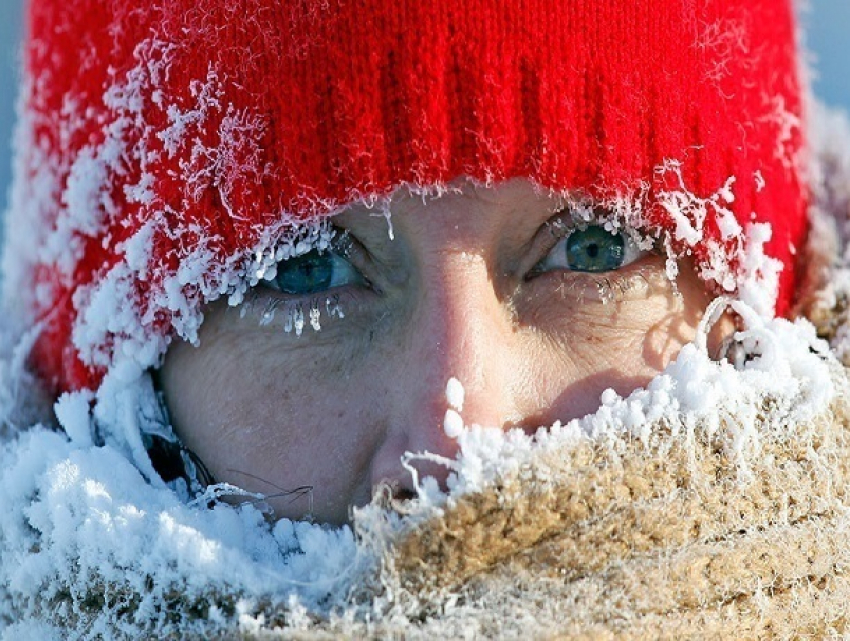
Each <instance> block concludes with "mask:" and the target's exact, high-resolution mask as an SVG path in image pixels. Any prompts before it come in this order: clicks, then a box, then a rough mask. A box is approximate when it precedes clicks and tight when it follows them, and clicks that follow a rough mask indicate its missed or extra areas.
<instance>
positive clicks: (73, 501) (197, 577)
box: [0, 301, 835, 639]
mask: <svg viewBox="0 0 850 641" xmlns="http://www.w3.org/2000/svg"><path fill="white" fill-rule="evenodd" d="M725 304H726V303H725V302H723V301H720V302H718V303H717V305H715V308H714V309H712V310H710V312H709V315H711V314H712V313H714V312H717V311H718V309H722V306H724V305H725ZM718 306H720V307H718ZM734 306H735V309H736V311H737V312H738V313H739V314H741V316H742V317H743V319H744V321H745V327H744V329H742V330H741V331H740V332H739V333H738V334H737V335H736V340H737V341H738V342H739V343H740V346H741V348H742V350H743V352H742V353H747V354H748V355H749V357H748V358H747V359H746V360H741V362H739V363H738V367H737V368H736V367H735V366H734V365H733V364H730V363H728V362H725V361H724V362H721V363H718V362H715V361H712V360H711V359H710V358H709V356H708V354H707V352H706V349H705V343H704V340H698V341H697V343H696V344H693V345H689V346H687V347H685V348H684V349H683V351H682V353H681V355H680V356H679V358H678V359H677V360H676V361H675V362H674V363H672V364H671V365H670V366H669V367H668V368H667V369H666V370H665V371H664V372H663V373H662V374H660V375H659V376H658V377H656V378H655V379H654V380H653V381H652V382H651V383H650V384H649V385H648V386H647V387H646V389H639V390H637V391H635V392H634V393H633V394H631V395H630V396H628V397H627V398H621V397H619V396H617V395H616V394H614V393H613V392H611V391H608V392H606V393H604V394H603V395H602V398H601V407H600V409H599V410H598V411H597V412H596V413H595V414H592V415H589V416H587V417H585V418H583V419H579V420H574V421H571V422H569V423H567V424H564V425H561V424H555V425H553V426H551V427H550V428H547V429H543V428H541V429H540V430H539V431H538V433H537V434H536V435H535V436H533V437H532V436H529V435H526V434H525V433H524V432H522V431H521V430H511V431H508V432H502V431H501V430H497V429H487V428H486V427H480V426H462V420H461V425H460V426H456V427H457V430H455V434H456V435H457V438H458V441H459V445H460V452H459V454H458V457H457V459H456V460H453V461H448V460H446V461H443V462H444V463H445V464H446V465H448V466H449V467H450V468H451V469H452V474H451V478H450V481H449V489H448V491H447V492H442V491H440V490H439V489H438V488H437V486H436V484H435V483H434V482H433V481H432V480H429V479H427V478H426V479H421V480H420V482H419V485H418V490H419V496H418V498H417V499H415V500H413V501H410V502H408V503H407V504H406V505H405V506H404V509H403V511H402V513H398V512H395V511H392V510H388V509H387V507H386V503H385V501H384V500H382V497H381V496H378V497H376V499H375V500H374V501H373V503H372V504H371V505H369V506H367V507H365V508H362V509H360V510H358V511H356V513H355V518H354V523H353V528H354V530H353V531H352V529H350V528H349V527H343V528H340V529H329V528H326V527H322V526H319V525H313V524H310V523H308V522H292V521H289V520H285V519H284V520H281V521H278V522H277V523H276V524H274V525H270V524H269V523H267V522H266V521H265V518H264V515H263V513H262V511H261V510H260V509H259V507H258V506H257V505H256V504H255V503H256V502H254V501H252V500H248V501H247V502H246V503H245V504H244V505H243V506H241V507H232V506H228V505H224V504H215V505H214V506H213V507H212V508H209V507H208V506H207V505H206V504H205V503H206V499H205V498H204V499H201V500H197V501H194V502H186V501H184V500H181V498H180V497H179V496H178V494H177V493H175V492H174V491H172V490H171V489H169V488H168V487H165V486H164V485H163V484H162V483H161V482H157V481H156V480H155V477H154V476H151V475H150V474H148V473H146V470H145V468H144V466H142V465H139V463H140V461H139V460H138V459H136V460H135V462H134V459H133V456H132V454H133V453H132V452H130V456H128V452H126V451H121V448H120V447H116V446H113V445H111V444H109V443H107V444H106V445H103V446H99V447H98V446H94V445H93V444H92V441H91V436H90V435H91V433H93V431H94V426H95V425H96V424H97V422H98V417H97V416H94V415H92V413H91V412H90V409H89V400H90V397H89V396H87V395H86V393H79V394H77V395H67V396H65V397H63V399H60V401H59V402H58V404H57V407H56V414H57V415H58V417H59V420H60V421H61V422H62V424H63V425H64V427H65V433H61V432H56V431H53V430H50V429H48V428H45V427H33V428H30V429H27V430H16V431H15V434H14V436H13V438H11V439H9V440H7V441H6V442H5V443H4V444H3V446H2V449H0V470H2V472H0V493H2V504H3V506H4V510H3V513H2V516H0V548H2V550H3V556H2V562H0V586H3V587H2V588H0V622H2V625H3V626H7V627H6V630H5V633H4V634H5V636H4V637H3V638H8V639H12V638H25V637H30V636H32V635H37V636H38V635H42V636H44V637H45V638H49V637H51V636H58V635H60V634H61V635H62V636H65V637H66V638H95V637H97V636H98V635H103V637H104V638H116V637H120V636H128V637H139V636H149V635H158V636H162V635H168V634H177V633H178V632H179V633H180V634H183V635H188V634H197V635H200V636H203V635H205V634H214V633H220V632H221V631H222V630H225V631H230V633H232V634H235V633H237V632H239V631H241V632H242V633H246V634H247V633H250V632H252V631H254V632H256V631H258V630H260V629H270V628H273V627H275V626H287V627H289V628H299V627H300V628H310V627H311V626H313V625H319V624H320V622H321V621H328V620H335V621H345V620H350V621H352V622H355V621H356V622H359V624H363V623H364V622H365V621H369V620H371V621H373V622H376V623H377V622H380V621H382V620H384V619H383V617H394V616H395V617H397V616H398V611H396V610H394V608H395V607H396V606H397V605H398V604H395V603H394V600H393V599H394V597H393V592H392V590H389V589H388V586H389V585H390V584H389V583H387V581H388V580H389V579H388V575H386V572H387V571H389V570H388V568H390V566H387V565H386V563H387V560H388V558H389V557H388V556H387V555H388V552H389V550H391V548H392V546H393V545H394V543H395V542H396V541H398V540H400V539H402V538H403V537H404V535H405V533H407V532H410V531H411V530H414V529H415V528H416V526H417V524H419V523H423V522H425V521H427V520H428V519H432V518H434V517H435V516H439V515H440V514H441V513H443V512H444V511H445V510H450V509H451V508H452V506H453V505H454V504H455V503H456V502H457V501H459V500H461V499H462V498H463V497H465V496H468V495H470V494H472V493H476V492H482V491H486V490H487V489H488V488H494V487H497V486H498V485H499V484H500V483H501V482H502V480H503V479H505V478H507V477H510V476H511V475H514V474H522V471H523V470H525V469H532V468H533V467H534V466H535V465H536V461H539V460H545V459H546V457H547V456H552V455H553V454H555V455H557V453H558V452H567V451H570V450H571V449H573V448H575V447H578V446H579V445H580V444H581V443H583V442H598V443H603V444H604V443H610V444H613V443H615V442H621V441H623V440H627V441H634V440H635V439H637V440H639V441H641V442H644V443H646V444H647V446H648V445H649V444H650V443H652V442H653V441H657V439H659V438H670V435H671V434H672V438H674V439H682V440H683V441H684V442H686V443H687V442H689V439H690V440H692V439H694V438H695V435H696V437H699V436H701V435H702V436H706V437H707V438H709V439H711V440H713V441H714V442H717V443H718V444H719V447H722V448H723V449H724V451H725V452H726V454H727V455H728V457H729V458H731V459H733V460H734V461H735V465H737V466H738V469H739V476H740V483H741V484H742V486H744V485H746V484H747V483H748V482H749V477H748V468H749V466H750V464H751V463H752V462H754V461H757V460H759V456H760V444H761V441H762V439H765V438H768V439H770V438H774V437H776V438H780V439H781V438H784V437H783V436H782V434H767V433H764V432H762V431H760V430H761V429H763V425H764V422H765V412H768V414H769V415H770V417H772V419H774V422H773V423H771V424H775V425H776V426H780V427H777V428H776V429H780V430H790V432H789V435H790V434H792V433H793V430H795V429H796V427H795V426H797V425H800V424H803V423H805V422H806V421H808V420H810V419H812V418H813V417H814V416H815V415H816V414H818V412H820V411H822V410H823V408H825V407H827V406H828V405H829V403H830V402H831V400H832V398H833V396H834V393H835V392H834V386H833V379H832V375H831V374H830V368H831V367H834V361H833V359H832V358H831V357H830V355H829V353H828V350H827V348H826V346H825V345H824V344H823V343H822V342H821V341H819V340H818V339H817V338H816V337H815V335H814V331H813V328H812V327H811V325H809V324H808V323H807V322H805V321H799V322H797V323H791V322H789V321H785V320H779V319H774V320H765V319H763V318H762V317H760V316H759V315H758V314H756V313H754V312H753V311H752V310H751V309H749V308H748V307H746V306H745V305H743V304H742V303H734ZM706 322H710V319H708V320H707V321H706ZM701 331H702V334H701V336H703V337H704V336H705V331H707V327H703V328H702V330H701ZM10 362H11V363H12V365H9V366H7V367H8V369H13V368H14V367H20V363H18V364H17V365H15V363H14V361H10ZM8 375H9V376H12V374H8ZM111 389H112V391H113V392H114V397H113V403H112V405H111V406H109V408H108V409H107V406H104V407H102V408H100V409H99V410H98V409H96V410H95V412H96V413H97V412H98V411H100V412H106V411H111V412H114V413H115V415H116V416H115V417H113V418H117V417H120V421H121V422H125V423H126V424H128V425H130V426H131V427H130V428H128V429H132V430H133V431H135V432H138V431H139V429H140V427H139V426H140V424H141V423H143V422H144V421H145V420H150V416H151V411H152V410H151V407H150V405H151V403H152V402H153V400H152V398H151V397H150V396H148V395H147V394H148V391H146V387H145V385H144V384H141V383H139V382H138V381H137V382H136V383H127V384H124V385H123V388H122V387H121V386H118V387H113V388H111ZM116 390H117V392H116ZM449 401H451V403H452V405H453V406H454V407H455V408H456V409H455V410H453V411H455V412H456V414H457V415H458V416H460V417H461V418H462V415H463V413H462V390H461V389H459V386H458V384H457V383H456V382H455V383H453V385H452V386H451V387H450V390H449ZM766 403H768V404H769V405H766ZM766 407H769V408H770V409H767V410H766V409H765V408H766ZM10 411H11V407H5V408H4V412H5V414H6V415H9V413H10ZM729 417H734V418H735V421H730V420H728V419H729ZM104 418H105V417H101V420H103V419H104ZM659 426H664V430H662V431H663V432H664V433H665V434H667V436H666V437H662V433H661V432H659V431H658V430H659V429H660V427H659ZM760 426H761V427H760ZM127 440H130V439H127ZM612 446H613V445H612ZM137 453H138V452H137ZM429 456H430V455H429V454H427V453H410V454H409V455H408V459H414V458H416V457H429ZM390 569H391V568H390ZM382 585H383V586H384V587H382ZM367 594H368V595H370V596H364V595H367ZM60 630H62V632H61V633H60V632H59V631H60ZM68 635H70V636H68Z"/></svg>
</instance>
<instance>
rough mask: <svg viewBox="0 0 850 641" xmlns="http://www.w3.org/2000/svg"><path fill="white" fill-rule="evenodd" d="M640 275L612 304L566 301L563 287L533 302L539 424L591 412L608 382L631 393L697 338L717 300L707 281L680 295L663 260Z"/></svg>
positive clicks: (681, 289)
mask: <svg viewBox="0 0 850 641" xmlns="http://www.w3.org/2000/svg"><path fill="white" fill-rule="evenodd" d="M632 276H633V277H635V278H637V279H638V280H639V281H640V283H641V286H640V287H637V286H635V287H625V286H624V288H623V289H624V290H625V291H619V292H616V293H615V294H614V295H613V296H612V297H611V298H606V299H605V302H603V300H601V299H600V298H597V299H596V300H588V299H587V298H585V299H584V300H581V301H579V300H563V297H561V298H559V297H558V295H557V294H556V293H555V292H558V291H563V288H560V289H559V290H556V289H553V291H552V292H551V293H550V295H548V296H546V295H544V296H543V297H542V299H539V300H536V301H529V302H531V303H533V305H532V306H530V307H527V308H526V309H527V310H528V312H529V313H530V314H533V315H532V316H529V318H532V321H531V322H530V323H529V325H530V326H533V327H534V332H533V334H532V336H533V337H534V338H532V339H530V344H533V345H534V347H535V352H534V353H535V358H533V359H529V363H528V366H529V367H530V370H529V371H528V374H527V376H528V377H529V379H530V380H533V381H535V388H536V391H537V394H536V396H537V399H536V402H537V404H538V405H539V408H538V410H537V412H536V414H535V419H536V420H535V421H533V422H532V425H545V424H547V423H552V422H554V421H555V420H561V421H565V420H569V419H572V418H579V417H581V416H584V415H586V414H588V413H591V412H593V411H595V410H596V409H597V408H598V407H599V398H600V396H601V394H602V392H604V391H605V390H606V389H608V388H612V389H614V390H615V391H616V392H617V393H618V394H620V395H624V396H625V395H628V394H629V393H631V392H632V391H634V390H635V389H636V388H638V387H643V386H645V385H646V384H648V383H649V381H650V380H651V379H652V378H653V377H654V376H656V375H657V374H658V373H660V372H661V371H662V370H663V369H664V368H665V367H666V366H667V365H668V364H669V363H670V362H671V361H672V360H673V359H675V358H676V356H677V355H678V353H679V351H680V350H681V348H682V346H684V345H685V344H687V343H688V342H690V341H692V340H693V338H694V336H695V335H696V328H697V326H698V324H699V321H700V319H701V318H702V313H703V310H704V309H705V305H706V304H707V302H708V299H709V298H708V296H707V295H706V294H705V292H704V288H703V286H702V283H700V282H699V281H696V283H691V282H686V283H683V284H679V287H678V290H679V291H678V293H677V292H676V290H675V289H674V288H673V286H672V285H671V283H670V282H669V281H668V280H667V278H666V276H665V275H664V273H663V267H661V265H660V261H659V264H655V263H650V264H649V265H648V266H646V267H644V268H642V269H641V270H640V273H637V275H635V274H632ZM694 279H696V277H694ZM551 287H552V286H550V288H551ZM584 289H585V290H586V289H587V288H586V287H585V288H584Z"/></svg>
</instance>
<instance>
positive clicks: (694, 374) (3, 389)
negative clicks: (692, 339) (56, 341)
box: [0, 114, 850, 640]
mask: <svg viewBox="0 0 850 641" xmlns="http://www.w3.org/2000/svg"><path fill="white" fill-rule="evenodd" d="M817 120H818V122H821V123H824V125H825V130H829V132H830V135H829V136H828V137H826V138H824V140H823V141H821V142H819V143H818V144H819V148H820V149H821V151H822V153H821V156H820V158H819V161H818V163H816V164H815V171H814V172H813V175H812V184H813V185H814V190H815V193H816V195H817V200H818V203H819V204H818V205H816V206H815V207H814V208H813V215H814V216H815V225H814V230H813V234H812V241H811V242H812V246H813V257H819V259H818V260H815V259H814V258H813V259H812V260H810V261H809V263H808V265H809V270H808V274H807V280H808V282H809V290H808V291H809V295H807V297H806V298H805V299H804V300H803V302H802V307H803V309H804V311H805V312H806V313H807V314H808V315H809V316H810V317H811V318H812V319H813V320H815V321H816V324H817V327H818V329H819V331H820V332H821V334H822V335H823V336H826V337H828V338H830V339H832V349H830V347H829V346H828V345H827V343H826V342H825V341H823V340H821V339H819V338H818V337H817V336H816V334H815V328H814V327H813V326H812V325H811V324H810V323H808V322H807V321H797V322H793V323H792V322H789V321H785V320H772V321H764V320H763V319H761V318H760V317H759V316H757V315H755V314H753V313H751V312H750V311H749V310H748V309H747V308H746V307H744V306H742V305H740V304H736V307H735V309H736V311H737V312H738V313H739V314H740V315H741V317H742V319H743V322H744V323H743V329H742V331H741V332H740V333H739V334H738V335H737V341H738V344H739V345H738V347H739V349H737V350H735V351H733V352H732V353H734V354H737V355H738V358H737V359H732V360H735V361H736V362H735V364H734V365H733V364H732V363H729V362H726V361H723V362H720V363H718V362H715V361H712V360H711V359H710V358H709V356H708V354H707V353H706V350H705V345H704V343H703V342H701V341H700V340H698V341H697V342H696V343H695V344H693V345H689V346H687V347H686V348H685V349H684V350H683V351H682V353H681V355H680V356H679V358H678V359H677V360H676V362H674V363H672V364H671V365H670V366H669V367H668V368H667V370H666V371H665V372H664V373H662V374H661V375H659V376H658V377H656V378H655V379H654V380H653V381H652V382H651V383H650V384H649V385H648V386H647V387H646V388H645V389H640V390H637V391H635V392H634V393H633V394H632V395H630V396H629V397H628V398H620V397H618V396H617V395H616V394H613V393H610V392H608V393H606V394H604V395H603V397H602V399H601V407H600V409H599V410H598V411H597V412H596V413H595V414H593V415H590V416H588V417H585V418H584V419H581V420H577V421H572V422H570V423H568V424H566V425H558V424H556V425H554V426H552V427H551V428H550V429H548V430H541V431H540V432H538V434H537V435H535V437H530V436H527V435H525V434H524V433H522V432H520V431H515V432H509V433H507V434H503V433H502V432H500V431H496V430H482V429H479V428H463V429H462V430H460V432H459V437H458V438H459V441H460V445H461V453H460V454H459V456H458V459H457V460H456V461H446V464H447V465H450V466H451V467H452V469H453V476H452V481H451V483H450V490H449V492H448V493H443V492H441V491H439V490H438V488H436V487H435V486H434V485H433V484H432V483H429V482H428V481H427V480H425V481H423V483H422V485H421V486H420V492H419V496H418V497H417V498H416V499H414V500H412V501H407V502H403V503H397V504H394V503H393V502H392V500H391V499H390V498H389V497H388V495H386V494H383V493H381V492H378V493H377V495H376V497H375V499H374V500H373V502H372V503H371V504H370V505H369V506H366V507H365V508H363V509H361V510H358V511H357V512H356V513H355V516H354V520H353V525H352V527H350V528H349V527H344V528H341V529H330V528H326V527H322V526H319V525H314V524H311V523H308V522H291V521H288V520H282V521H278V522H277V523H274V524H271V523H269V522H268V521H267V519H266V518H265V516H264V514H263V513H262V511H261V509H259V505H258V504H257V503H256V502H254V501H250V500H249V501H248V502H247V503H246V504H245V505H244V506H242V507H240V508H234V507H231V506H227V505H223V504H215V505H214V506H213V507H209V504H210V502H211V501H210V500H209V499H213V498H214V495H213V494H212V493H211V494H209V495H208V496H206V497H203V498H202V499H201V500H196V501H194V502H186V501H185V500H183V499H181V497H180V496H179V495H178V493H175V492H174V491H173V489H171V488H169V487H166V486H165V485H164V484H162V483H161V482H160V483H157V482H155V480H151V479H150V478H149V477H147V478H146V475H147V472H146V470H145V469H140V466H139V465H138V462H137V461H135V460H134V459H133V458H132V456H130V455H128V453H127V452H126V451H122V449H121V448H119V447H114V446H112V445H110V444H107V445H105V446H95V445H93V444H92V442H91V440H90V439H89V438H88V434H89V423H90V422H91V421H96V418H97V417H92V416H91V415H90V414H89V409H88V403H86V402H85V399H84V398H79V397H77V398H76V399H72V400H66V401H65V402H62V403H59V404H58V405H57V407H56V413H57V415H58V416H59V419H60V421H61V422H62V424H63V426H64V428H65V432H60V431H57V430H55V429H52V428H51V427H49V425H48V424H49V420H50V419H49V418H48V417H45V416H44V415H41V416H39V414H38V412H37V411H36V410H38V409H39V408H42V409H43V408H45V407H49V405H48V404H45V402H44V400H43V399H39V398H37V397H34V396H32V395H33V394H37V392H36V388H35V387H34V386H33V385H32V381H30V380H29V378H28V375H27V373H26V370H25V368H24V367H23V365H22V363H23V359H22V358H21V355H22V354H24V353H26V341H25V340H22V339H21V338H20V337H19V336H18V335H17V334H12V335H10V336H7V337H6V338H5V339H4V340H2V344H3V345H4V346H5V348H6V350H7V352H8V355H7V358H6V359H5V361H4V362H5V368H4V369H3V370H2V372H0V376H2V379H0V405H1V406H2V408H3V411H4V414H3V417H4V421H3V427H2V428H0V440H2V445H0V505H2V506H3V510H2V513H0V638H2V639H4V640H5V639H10V640H11V639H22V638H28V639H32V638H34V639H54V638H55V639H60V638H61V639H77V638H79V639H93V638H105V639H113V638H114V639H123V638H148V637H154V636H156V637H159V638H181V639H186V638H203V639H210V638H257V637H260V638H275V637H276V636H281V637H287V636H288V637H291V636H298V637H299V638H300V637H305V636H306V637H309V636H312V635H315V636H317V637H321V636H322V635H328V634H332V635H334V636H336V635H348V636H352V637H360V636H363V635H372V636H388V635H404V636H406V637H411V638H417V637H419V638H426V637H434V636H437V635H438V636H440V637H446V636H452V637H456V636H482V637H483V636H496V635H501V636H510V637H516V636H524V637H528V636H548V635H552V634H574V635H579V636H585V637H590V638H594V637H598V638H642V637H650V638H659V637H662V638H663V637H669V638H674V637H675V638H679V637H682V636H688V635H693V634H699V635H700V636H723V637H727V636H728V637H735V638H747V637H759V636H763V635H767V634H770V635H775V636H780V637H789V636H795V635H814V636H821V635H828V634H842V633H846V632H848V631H850V620H848V615H846V614H845V612H846V607H845V605H846V603H847V602H848V601H850V579H848V576H847V574H846V568H847V567H849V566H850V546H847V545H846V541H847V537H848V531H847V530H848V525H850V520H848V514H850V512H848V507H850V496H848V494H847V491H846V488H847V487H848V472H850V431H848V430H850V408H848V406H847V396H848V389H850V387H848V378H847V374H846V372H845V370H844V367H843V365H842V364H841V359H844V358H846V356H847V354H848V352H850V350H848V349H847V343H846V330H845V329H844V328H845V327H846V326H847V325H846V323H845V321H844V317H843V316H844V315H845V314H846V313H847V311H846V310H847V309H848V305H847V300H848V298H847V293H848V292H850V287H848V286H847V283H850V278H848V277H847V274H850V271H847V270H846V269H845V267H842V265H844V266H846V265H847V264H848V262H850V261H848V260H847V259H846V258H844V259H842V258H841V256H842V252H843V248H844V244H845V243H844V242H843V240H842V239H843V238H845V236H846V234H847V231H848V230H847V229H845V227H846V220H847V218H848V216H847V212H848V203H850V197H845V194H846V195H848V196H850V180H847V181H846V182H845V180H844V178H843V177H846V176H850V161H848V160H847V158H846V156H847V154H846V153H844V152H843V151H842V150H841V149H840V148H838V147H830V146H829V145H830V144H834V143H828V142H827V140H829V141H834V140H836V139H839V140H840V139H843V140H845V141H847V140H850V135H845V136H844V137H842V136H837V135H836V134H835V131H834V128H835V127H838V128H843V129H844V130H845V134H847V131H846V128H847V126H846V123H844V122H843V121H840V120H835V121H833V120H831V117H830V116H827V115H824V114H821V115H820V116H819V117H818V119H817ZM827 213H828V214H829V215H827ZM830 216H831V217H830ZM830 239H838V242H835V241H834V240H830ZM827 241H830V242H831V244H830V242H827ZM825 256H826V257H829V256H832V257H838V259H837V262H836V263H835V264H833V263H832V262H830V260H829V259H826V258H824V257H825ZM724 304H725V303H723V302H720V303H718V304H717V307H715V309H713V310H711V312H715V311H718V310H719V309H720V308H721V307H720V306H722V305H724ZM711 312H710V313H709V314H708V315H707V317H708V318H707V320H710V317H711ZM13 336H14V338H13ZM144 383H145V381H144V380H143V381H142V382H141V383H139V384H138V385H137V386H136V387H134V388H132V389H128V390H124V394H125V399H126V398H132V399H135V401H136V403H137V405H136V407H137V415H128V416H127V417H126V419H127V423H128V434H130V433H132V431H133V430H134V429H137V427H138V425H139V424H140V423H141V422H143V419H144V417H143V416H142V415H145V413H146V412H147V411H148V410H149V409H150V400H151V397H150V394H151V390H150V388H149V387H146V386H145V384H144ZM148 418H149V417H148ZM41 424H44V425H45V426H44V427H42V426H41ZM134 426H135V427H134ZM130 454H132V452H131V453H130ZM213 502H214V501H213Z"/></svg>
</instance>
